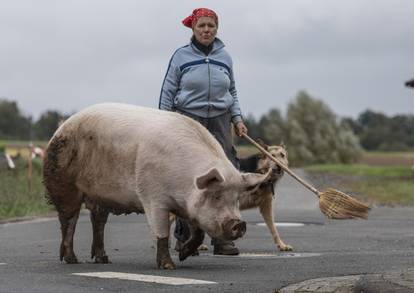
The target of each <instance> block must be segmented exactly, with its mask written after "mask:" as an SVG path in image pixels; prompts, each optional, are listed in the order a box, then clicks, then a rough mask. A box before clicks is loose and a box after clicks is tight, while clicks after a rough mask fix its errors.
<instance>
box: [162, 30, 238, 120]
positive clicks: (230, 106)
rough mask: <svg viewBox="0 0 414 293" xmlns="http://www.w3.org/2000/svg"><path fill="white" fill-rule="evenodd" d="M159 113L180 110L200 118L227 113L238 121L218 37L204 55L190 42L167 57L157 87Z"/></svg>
mask: <svg viewBox="0 0 414 293" xmlns="http://www.w3.org/2000/svg"><path fill="white" fill-rule="evenodd" d="M159 108H160V109H161V110H167V111H174V110H181V111H184V112H188V113H190V114H194V115H196V116H199V117H202V118H212V117H216V116H219V115H222V114H224V113H226V112H228V111H230V112H231V116H232V121H233V123H236V122H238V121H241V120H242V115H241V111H240V106H239V101H238V99H237V91H236V88H235V83H234V76H233V62H232V60H231V57H230V55H229V54H228V53H227V52H226V50H224V44H223V42H222V41H221V40H219V39H218V38H216V39H215V41H214V43H213V49H212V50H211V52H210V54H208V55H207V56H206V55H205V54H204V53H203V52H201V51H200V50H199V49H197V47H196V46H195V45H194V44H192V43H190V44H189V45H186V46H184V47H181V48H179V49H178V50H177V51H175V53H174V54H173V56H172V57H171V60H170V63H169V65H168V69H167V73H166V75H165V78H164V82H163V84H162V88H161V95H160V101H159Z"/></svg>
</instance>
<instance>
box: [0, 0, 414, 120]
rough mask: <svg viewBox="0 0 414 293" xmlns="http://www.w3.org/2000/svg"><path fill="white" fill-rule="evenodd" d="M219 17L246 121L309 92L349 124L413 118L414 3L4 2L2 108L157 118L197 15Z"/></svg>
mask: <svg viewBox="0 0 414 293" xmlns="http://www.w3.org/2000/svg"><path fill="white" fill-rule="evenodd" d="M197 7H209V8H211V9H213V10H215V11H216V12H217V14H218V15H219V32H218V36H219V37H220V38H221V39H222V40H223V42H224V43H225V44H226V49H227V50H228V52H229V53H230V54H231V56H232V58H233V63H234V70H235V78H236V87H237V90H238V93H239V100H240V103H241V107H242V111H243V113H245V114H247V113H252V114H254V115H255V116H256V118H258V117H260V115H262V114H263V113H265V112H267V111H268V109H270V108H272V107H276V108H279V109H281V110H282V111H283V112H284V111H285V110H286V107H287V105H288V103H289V102H290V101H292V99H293V98H294V97H295V96H296V94H297V92H298V91H299V90H302V89H303V90H306V91H307V92H308V93H309V94H310V95H311V96H313V97H316V98H318V99H321V100H323V101H324V102H325V103H327V104H328V105H329V106H330V107H331V109H332V110H333V111H334V112H335V113H337V114H338V115H339V116H352V117H357V115H358V114H359V113H361V112H362V111H364V110H366V109H368V108H369V109H372V110H374V111H381V112H384V113H386V114H387V115H395V114H414V90H413V89H409V88H406V87H404V82H405V81H406V80H408V79H411V78H414V1H412V0H405V1H404V0H392V1H391V0H388V1H386V0H364V1H361V0H346V1H345V0H336V1H333V0H325V1H322V0H312V1H311V0H302V1H299V0H289V1H287V0H285V1H275V0H268V1H261V0H256V1H252V0H250V1H241V0H234V1H229V0H226V1H183V0H180V1H178V0H168V1H161V0H151V1H139V0H135V1H133V0H118V1H115V0H113V1H108V0H71V1H59V0H1V1H0V98H1V97H2V98H4V97H6V98H8V99H10V100H14V101H17V102H18V104H19V106H20V108H21V109H23V111H24V112H25V113H26V114H29V115H33V116H34V117H35V118H37V117H38V116H39V114H40V113H42V112H44V111H45V110H47V109H55V110H59V111H62V112H65V113H68V112H72V111H76V110H80V109H82V108H84V107H86V106H88V105H92V104H95V103H100V102H105V101H111V102H125V103H131V104H137V105H143V106H148V107H157V106H158V99H159V93H160V87H161V84H162V81H163V78H164V75H165V71H166V69H167V65H168V62H169V59H170V57H171V55H172V53H173V52H174V51H175V49H176V48H178V47H180V46H183V45H185V44H187V43H188V42H189V39H190V37H191V30H190V29H188V28H186V27H184V26H183V25H182V24H181V20H182V19H183V18H184V17H186V16H187V15H189V14H190V13H191V11H192V10H193V9H194V8H197Z"/></svg>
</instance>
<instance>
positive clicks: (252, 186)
mask: <svg viewBox="0 0 414 293" xmlns="http://www.w3.org/2000/svg"><path fill="white" fill-rule="evenodd" d="M271 172H272V169H269V171H267V173H266V174H260V173H242V185H243V189H244V190H246V191H250V192H254V191H256V189H257V188H258V187H259V185H260V184H262V183H263V182H264V181H266V180H267V179H268V178H269V177H270V173H271Z"/></svg>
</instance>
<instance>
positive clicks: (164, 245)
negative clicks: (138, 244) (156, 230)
mask: <svg viewBox="0 0 414 293" xmlns="http://www.w3.org/2000/svg"><path fill="white" fill-rule="evenodd" d="M157 265H158V268H159V269H160V268H161V269H166V270H175V264H174V263H173V261H172V259H171V256H170V251H169V248H168V237H165V238H158V237H157Z"/></svg>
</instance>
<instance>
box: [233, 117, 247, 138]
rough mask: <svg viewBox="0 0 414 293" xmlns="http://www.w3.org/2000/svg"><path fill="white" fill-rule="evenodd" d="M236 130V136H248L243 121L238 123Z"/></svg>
mask: <svg viewBox="0 0 414 293" xmlns="http://www.w3.org/2000/svg"><path fill="white" fill-rule="evenodd" d="M235 130H236V134H237V135H238V136H240V137H241V136H242V134H247V127H246V125H244V123H243V121H239V122H237V123H236V127H235Z"/></svg>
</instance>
